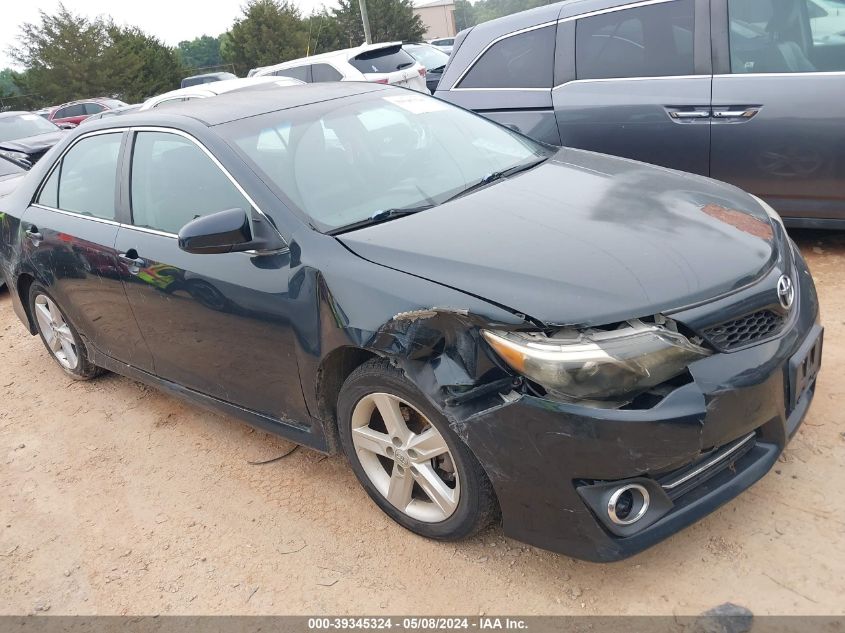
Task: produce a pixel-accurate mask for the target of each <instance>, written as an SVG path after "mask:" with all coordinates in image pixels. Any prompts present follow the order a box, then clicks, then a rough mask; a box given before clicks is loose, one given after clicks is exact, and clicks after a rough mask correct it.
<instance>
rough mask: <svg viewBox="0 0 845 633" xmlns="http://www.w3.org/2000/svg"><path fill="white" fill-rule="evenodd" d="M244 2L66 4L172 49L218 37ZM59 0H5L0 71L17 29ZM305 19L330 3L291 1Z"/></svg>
mask: <svg viewBox="0 0 845 633" xmlns="http://www.w3.org/2000/svg"><path fill="white" fill-rule="evenodd" d="M244 2H245V0H204V1H200V0H65V7H67V8H68V9H69V10H71V11H73V12H74V13H77V14H81V15H84V16H87V17H89V18H95V17H97V16H101V15H102V16H106V15H111V16H112V18H114V21H115V22H117V23H118V24H121V25H122V24H126V25H132V26H138V27H140V28H141V29H143V30H144V31H146V32H147V33H150V34H151V35H155V36H157V37H158V38H159V39H161V40H162V41H163V42H164V43H165V44H168V45H170V46H175V45H176V44H178V43H179V42H180V41H182V40H191V39H193V38H195V37H199V36H200V35H219V34H220V33H222V32H223V31H226V30H228V29H229V27H230V26H231V25H232V22H233V21H234V20H235V18H236V17H238V16H239V15H241V6H242V5H243V4H244ZM58 4H59V1H58V0H4V2H3V10H2V19H0V69H2V68H6V67H7V66H13V67H14V65H13V63H12V60H11V58H10V57H9V53H8V48H9V47H10V46H15V45H16V44H17V35H18V32H19V27H20V25H21V24H23V23H24V22H37V21H38V11H39V9H40V10H43V11H46V12H47V13H54V12H55V11H56V9H57V7H58ZM294 4H296V5H297V6H299V8H300V10H301V11H302V13H303V14H304V15H308V14H310V13H311V12H312V11H313V10H314V9H319V8H320V7H321V6H323V5H324V4H325V5H328V6H332V5H334V2H332V0H294Z"/></svg>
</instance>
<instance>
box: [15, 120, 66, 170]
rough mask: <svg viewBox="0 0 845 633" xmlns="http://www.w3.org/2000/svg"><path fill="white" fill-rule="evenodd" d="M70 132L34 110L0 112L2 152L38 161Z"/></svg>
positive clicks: (19, 160) (30, 162)
mask: <svg viewBox="0 0 845 633" xmlns="http://www.w3.org/2000/svg"><path fill="white" fill-rule="evenodd" d="M66 133H67V131H66V130H63V129H62V128H60V127H58V126H57V125H55V124H54V123H51V122H50V121H47V120H46V119H44V117H41V116H38V115H37V114H35V113H33V112H0V156H5V157H6V158H11V159H12V160H14V161H17V162H19V163H28V164H34V163H36V162H38V159H39V158H41V157H42V156H43V155H44V154H45V153H46V152H47V150H48V149H50V148H51V147H53V145H55V144H56V143H58V142H59V141H60V140H61V139H62V137H63V136H64V135H65V134H66Z"/></svg>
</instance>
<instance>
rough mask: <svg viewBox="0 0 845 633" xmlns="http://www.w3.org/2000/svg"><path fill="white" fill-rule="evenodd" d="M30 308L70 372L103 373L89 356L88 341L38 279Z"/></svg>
mask: <svg viewBox="0 0 845 633" xmlns="http://www.w3.org/2000/svg"><path fill="white" fill-rule="evenodd" d="M29 310H30V313H31V314H32V315H33V316H34V317H35V327H36V329H37V330H38V333H39V334H40V335H41V340H42V341H44V346H45V347H46V348H47V351H49V352H50V355H51V356H52V357H53V360H55V361H56V362H57V363H58V364H59V367H61V368H62V369H63V370H64V372H65V373H66V374H67V375H68V376H70V377H71V378H73V379H74V380H89V379H91V378H94V377H95V376H98V375H99V374H101V373H102V371H103V370H102V369H100V368H99V367H97V366H96V365H94V364H93V363H91V362H90V361H89V360H88V350H87V349H86V347H85V343H84V342H83V341H82V339H81V338H80V336H79V334H78V333H77V331H76V330H75V329H74V327H73V326H72V325H71V324H70V321H68V319H67V317H65V314H64V312H63V311H62V309H61V308H60V307H59V305H58V304H57V303H56V302H55V300H54V299H53V297H51V296H50V295H49V294H48V293H47V290H46V289H45V288H44V287H43V286H42V285H41V284H38V283H34V284H32V286H31V287H30V289H29Z"/></svg>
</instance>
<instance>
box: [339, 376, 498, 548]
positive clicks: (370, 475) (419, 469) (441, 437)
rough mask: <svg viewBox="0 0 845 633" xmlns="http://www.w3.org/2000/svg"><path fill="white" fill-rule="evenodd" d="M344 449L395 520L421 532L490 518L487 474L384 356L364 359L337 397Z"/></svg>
mask: <svg viewBox="0 0 845 633" xmlns="http://www.w3.org/2000/svg"><path fill="white" fill-rule="evenodd" d="M338 423H339V425H340V436H341V442H342V444H343V449H344V452H345V453H346V455H347V457H348V458H349V461H350V463H351V465H352V469H353V470H354V471H355V474H356V476H357V477H358V480H359V481H360V482H361V485H363V486H364V488H365V490H366V491H367V493H368V494H369V495H370V497H371V498H372V499H373V501H375V502H376V504H378V506H379V507H380V508H381V509H382V510H383V511H384V512H385V513H386V514H387V515H388V516H390V517H391V518H392V519H393V520H394V521H396V522H397V523H399V524H400V525H402V526H403V527H405V528H407V529H409V530H411V531H413V532H416V533H417V534H420V535H421V536H425V537H428V538H434V539H440V540H457V539H461V538H465V537H467V536H471V535H472V534H474V533H476V532H478V531H479V530H481V529H482V528H484V527H486V526H487V525H489V524H490V523H491V522H492V521H493V519H494V518H496V515H497V512H498V508H497V505H496V499H495V495H494V494H493V488H492V486H491V485H490V481H489V480H488V479H487V476H486V474H485V473H484V470H483V469H482V468H481V466H480V464H479V463H478V461H477V460H476V459H475V457H474V456H473V454H472V453H471V452H470V451H469V449H468V448H467V447H466V445H465V444H464V443H463V442H462V441H461V440H460V438H458V437H457V435H455V433H454V432H453V431H452V430H451V429H450V428H449V424H448V422H447V420H446V419H445V418H444V417H443V416H442V414H440V412H439V411H437V410H436V409H435V408H434V407H433V406H432V405H431V404H430V403H429V402H428V401H427V400H426V399H425V398H424V397H423V396H422V394H420V393H419V391H418V390H417V388H416V386H415V385H414V384H413V383H412V382H411V381H410V380H408V379H407V378H406V377H405V376H404V374H402V372H400V371H399V370H398V369H396V368H394V367H392V366H391V365H390V364H389V363H388V362H387V361H384V360H381V359H378V360H373V361H370V362H367V363H365V364H364V365H362V366H361V367H359V368H358V369H356V370H355V371H354V372H353V373H352V374H351V375H350V376H349V378H348V379H347V380H346V382H345V383H344V385H343V388H342V389H341V393H340V398H339V399H338Z"/></svg>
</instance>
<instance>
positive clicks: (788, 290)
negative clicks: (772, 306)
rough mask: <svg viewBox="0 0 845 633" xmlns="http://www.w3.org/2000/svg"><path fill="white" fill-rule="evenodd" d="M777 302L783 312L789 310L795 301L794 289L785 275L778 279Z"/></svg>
mask: <svg viewBox="0 0 845 633" xmlns="http://www.w3.org/2000/svg"><path fill="white" fill-rule="evenodd" d="M778 300H779V301H780V304H781V305H782V306H783V307H784V309H785V310H789V309H790V308H791V307H792V303H793V301H795V287H794V286H793V285H792V280H791V279H790V278H789V277H788V276H787V275H782V276H781V278H780V279H778Z"/></svg>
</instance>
